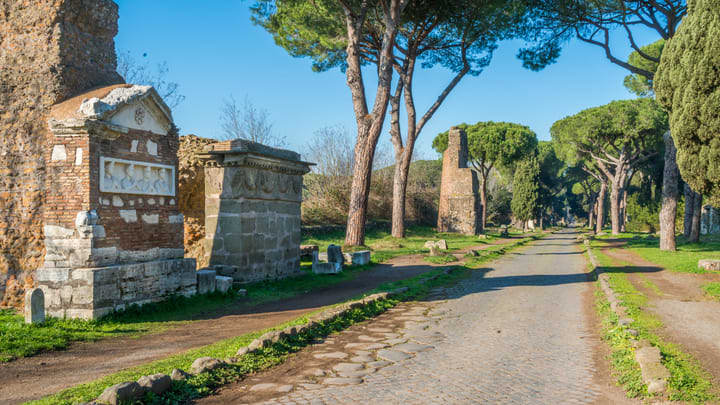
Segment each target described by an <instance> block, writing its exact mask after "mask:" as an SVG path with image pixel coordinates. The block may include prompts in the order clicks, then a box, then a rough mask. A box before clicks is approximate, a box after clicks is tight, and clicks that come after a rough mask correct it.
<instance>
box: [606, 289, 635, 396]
mask: <svg viewBox="0 0 720 405" xmlns="http://www.w3.org/2000/svg"><path fill="white" fill-rule="evenodd" d="M595 297H596V300H595V309H596V310H597V312H598V315H599V316H600V319H601V320H602V337H603V340H605V341H606V342H607V344H608V346H610V361H611V363H612V367H613V376H614V377H615V379H616V380H617V383H618V385H620V386H621V387H622V388H623V389H624V390H625V394H626V395H627V396H628V398H644V397H647V396H648V392H647V386H646V385H645V384H643V382H642V372H641V371H640V365H638V363H637V362H636V361H635V348H634V347H633V346H632V338H631V335H630V334H629V333H628V332H627V329H625V328H621V327H619V326H618V324H617V322H618V316H617V314H616V313H615V312H613V311H612V310H611V309H610V303H609V302H608V301H607V299H606V298H605V294H603V292H602V290H601V289H600V287H599V286H598V287H596V289H595Z"/></svg>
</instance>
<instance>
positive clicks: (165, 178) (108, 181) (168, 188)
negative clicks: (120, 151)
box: [100, 156, 175, 197]
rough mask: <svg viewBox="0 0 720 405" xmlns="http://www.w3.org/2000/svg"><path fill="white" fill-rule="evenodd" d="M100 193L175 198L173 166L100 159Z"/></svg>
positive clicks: (108, 158)
mask: <svg viewBox="0 0 720 405" xmlns="http://www.w3.org/2000/svg"><path fill="white" fill-rule="evenodd" d="M100 191H102V192H105V193H121V194H142V195H162V196H169V197H174V196H175V166H168V165H161V164H157V163H147V162H138V161H132V160H124V159H115V158H110V157H105V156H102V157H100Z"/></svg>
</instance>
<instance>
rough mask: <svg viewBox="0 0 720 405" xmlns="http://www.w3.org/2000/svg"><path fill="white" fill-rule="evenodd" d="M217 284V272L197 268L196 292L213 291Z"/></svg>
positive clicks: (205, 292)
mask: <svg viewBox="0 0 720 405" xmlns="http://www.w3.org/2000/svg"><path fill="white" fill-rule="evenodd" d="M216 286H217V273H216V272H215V270H208V269H203V270H198V272H197V293H198V294H207V293H211V292H215V288H216Z"/></svg>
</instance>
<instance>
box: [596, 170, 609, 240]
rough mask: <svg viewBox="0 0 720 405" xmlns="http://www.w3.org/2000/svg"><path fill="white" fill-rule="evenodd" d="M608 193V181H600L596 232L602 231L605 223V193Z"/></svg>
mask: <svg viewBox="0 0 720 405" xmlns="http://www.w3.org/2000/svg"><path fill="white" fill-rule="evenodd" d="M606 193H607V182H602V183H600V193H599V194H598V206H597V220H596V222H595V233H602V230H603V226H604V225H605V223H604V222H605V194H606Z"/></svg>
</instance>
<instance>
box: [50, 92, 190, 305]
mask: <svg viewBox="0 0 720 405" xmlns="http://www.w3.org/2000/svg"><path fill="white" fill-rule="evenodd" d="M49 127H50V131H51V137H50V139H51V144H50V145H49V147H48V152H47V156H46V159H47V163H46V164H47V168H48V173H47V176H48V182H47V183H48V186H47V190H46V206H45V210H44V231H45V248H46V255H45V262H44V265H43V267H42V268H40V269H39V270H38V271H37V283H38V285H39V287H40V288H42V290H43V291H44V293H45V301H46V309H47V313H48V314H49V315H51V316H57V317H71V318H76V317H78V318H86V319H94V318H98V317H100V316H102V315H105V314H107V313H109V312H111V311H113V310H118V309H123V308H125V307H126V306H127V305H129V304H144V303H148V302H153V301H158V300H161V299H163V298H165V297H167V296H168V295H170V294H180V295H192V294H194V293H195V292H196V274H195V268H196V266H195V260H194V259H184V258H183V255H184V249H183V217H182V215H181V214H180V212H179V211H178V205H177V198H176V193H177V170H176V168H177V149H178V136H177V130H176V128H175V126H174V124H173V121H172V116H171V113H170V110H169V108H168V107H167V106H166V105H165V103H164V102H163V101H162V99H161V98H160V96H159V95H158V94H157V92H156V91H155V90H154V89H153V88H152V87H149V86H134V85H113V86H108V87H102V88H98V89H95V90H91V91H89V92H87V93H84V94H81V95H79V96H77V97H74V98H71V99H69V100H66V101H64V102H62V103H60V104H57V105H55V106H53V108H52V109H51V113H50V119H49Z"/></svg>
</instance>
